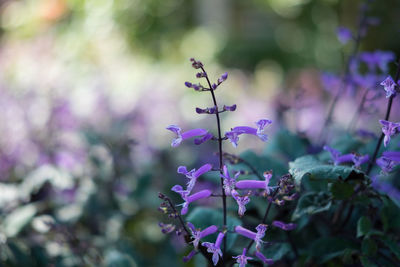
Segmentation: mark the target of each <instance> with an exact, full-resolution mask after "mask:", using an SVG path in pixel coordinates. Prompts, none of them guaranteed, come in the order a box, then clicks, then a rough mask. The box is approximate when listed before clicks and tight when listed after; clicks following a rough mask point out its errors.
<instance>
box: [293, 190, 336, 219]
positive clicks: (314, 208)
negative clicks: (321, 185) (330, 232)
mask: <svg viewBox="0 0 400 267" xmlns="http://www.w3.org/2000/svg"><path fill="white" fill-rule="evenodd" d="M331 204H332V202H331V200H330V197H329V195H328V194H327V193H325V192H318V193H317V192H309V193H306V194H304V195H303V196H301V198H300V199H299V202H298V203H297V207H296V210H295V211H294V213H293V215H292V220H298V219H299V218H301V217H302V216H304V215H311V214H316V213H319V212H323V211H327V210H329V208H330V207H331Z"/></svg>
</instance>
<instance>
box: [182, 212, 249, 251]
mask: <svg viewBox="0 0 400 267" xmlns="http://www.w3.org/2000/svg"><path fill="white" fill-rule="evenodd" d="M187 221H189V222H191V223H193V225H194V226H195V227H196V228H200V229H205V228H207V227H208V226H211V225H216V226H219V225H222V222H223V214H222V212H221V211H218V210H214V209H210V208H204V207H196V208H195V209H193V211H192V212H191V213H190V214H189V215H188V217H187ZM241 224H242V222H241V221H240V220H239V219H237V218H235V217H232V216H229V215H228V216H227V227H228V230H230V231H234V228H235V226H237V225H241ZM215 238H216V234H213V235H210V236H207V237H205V238H204V240H203V239H202V241H206V242H215ZM236 238H237V235H236V234H229V235H228V238H227V247H228V249H230V248H231V247H232V246H233V244H234V243H235V240H236Z"/></svg>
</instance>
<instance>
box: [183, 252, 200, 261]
mask: <svg viewBox="0 0 400 267" xmlns="http://www.w3.org/2000/svg"><path fill="white" fill-rule="evenodd" d="M196 254H197V251H196V250H194V249H193V250H192V251H190V253H189V254H188V255H187V256H185V257H183V262H188V261H190V260H191V259H192V258H193V256H194V255H196Z"/></svg>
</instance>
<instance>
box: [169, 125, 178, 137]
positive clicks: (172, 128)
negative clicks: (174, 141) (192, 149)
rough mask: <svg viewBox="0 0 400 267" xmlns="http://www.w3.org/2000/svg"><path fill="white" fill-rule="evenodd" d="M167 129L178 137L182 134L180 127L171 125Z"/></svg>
mask: <svg viewBox="0 0 400 267" xmlns="http://www.w3.org/2000/svg"><path fill="white" fill-rule="evenodd" d="M166 129H167V130H170V131H171V132H174V133H176V134H177V135H179V134H180V132H181V128H179V126H176V125H170V126H168V127H167V128H166Z"/></svg>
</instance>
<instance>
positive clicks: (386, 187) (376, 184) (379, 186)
mask: <svg viewBox="0 0 400 267" xmlns="http://www.w3.org/2000/svg"><path fill="white" fill-rule="evenodd" d="M371 180H372V183H371V186H372V187H373V188H375V190H377V191H380V192H382V193H385V194H386V195H388V196H389V197H391V198H392V199H395V200H397V201H400V191H399V190H398V189H397V188H396V187H394V186H393V185H392V184H389V183H385V182H382V181H379V179H378V177H372V178H371Z"/></svg>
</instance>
